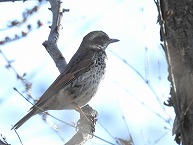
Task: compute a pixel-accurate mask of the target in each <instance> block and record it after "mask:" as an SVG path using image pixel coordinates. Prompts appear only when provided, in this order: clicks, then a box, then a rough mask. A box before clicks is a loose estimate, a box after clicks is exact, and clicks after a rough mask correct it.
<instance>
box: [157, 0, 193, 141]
mask: <svg viewBox="0 0 193 145" xmlns="http://www.w3.org/2000/svg"><path fill="white" fill-rule="evenodd" d="M157 7H158V11H159V16H160V17H159V18H160V19H159V22H160V26H161V31H160V32H161V38H162V40H163V41H164V45H163V48H164V50H165V53H166V57H167V62H168V67H169V68H168V70H169V77H168V78H169V81H170V82H171V91H170V94H171V98H170V99H169V101H168V104H167V105H169V106H173V107H174V110H175V113H176V117H175V121H174V125H173V130H172V132H173V134H175V136H176V137H175V141H176V142H177V143H178V144H179V143H180V142H182V144H183V145H193V1H192V0H160V1H158V2H157Z"/></svg>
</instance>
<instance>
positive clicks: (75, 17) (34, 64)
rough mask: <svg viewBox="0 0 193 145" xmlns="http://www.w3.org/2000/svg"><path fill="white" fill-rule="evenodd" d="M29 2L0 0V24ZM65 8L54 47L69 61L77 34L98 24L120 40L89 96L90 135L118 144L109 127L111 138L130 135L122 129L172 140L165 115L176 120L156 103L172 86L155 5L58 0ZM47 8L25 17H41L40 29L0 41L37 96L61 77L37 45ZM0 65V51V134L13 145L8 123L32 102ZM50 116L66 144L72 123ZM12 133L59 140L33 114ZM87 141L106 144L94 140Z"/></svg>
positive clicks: (70, 116)
mask: <svg viewBox="0 0 193 145" xmlns="http://www.w3.org/2000/svg"><path fill="white" fill-rule="evenodd" d="M35 3H36V2H35V1H30V2H25V3H23V2H15V3H1V5H0V9H1V14H0V18H1V24H0V29H1V28H5V27H6V25H7V23H8V21H10V20H13V19H18V18H21V13H22V11H23V9H25V8H30V7H32V6H33V5H34V4H35ZM63 6H64V8H67V9H68V8H69V9H70V12H69V13H65V14H64V17H63V20H62V26H63V29H62V30H61V35H60V39H59V42H58V47H59V48H60V50H61V51H62V53H63V55H64V56H65V57H66V59H67V61H69V60H70V58H71V57H72V55H73V54H74V53H75V51H76V50H77V49H78V47H79V45H80V42H81V41H82V38H83V37H84V36H85V35H86V34H87V33H88V32H90V31H93V30H103V31H104V32H106V33H107V34H108V35H109V36H110V37H112V38H117V39H119V40H120V42H119V43H115V44H112V45H110V46H109V47H108V49H107V55H108V63H107V65H108V67H107V72H106V76H105V79H104V80H103V82H102V84H101V86H100V89H99V91H98V93H97V95H96V96H95V97H94V98H93V99H92V100H91V101H90V102H89V104H90V106H92V107H93V108H95V109H96V110H97V111H98V113H99V117H98V123H97V125H96V132H95V135H97V136H99V137H102V138H103V139H105V140H108V141H110V142H112V143H114V144H116V142H115V139H113V138H112V137H111V136H110V135H109V134H108V132H109V133H110V134H111V135H112V136H113V137H114V138H123V139H128V134H127V132H128V130H127V127H128V128H129V131H130V133H131V136H132V137H133V140H134V143H135V145H163V144H164V145H175V142H174V141H173V139H174V137H173V136H172V133H171V129H172V121H171V122H170V123H166V122H165V121H164V120H170V119H174V113H173V109H172V108H168V107H164V109H163V108H162V107H163V106H162V105H160V103H162V102H163V101H166V100H167V98H168V97H169V89H170V84H169V82H168V81H167V75H168V74H167V63H166V59H165V55H164V51H163V50H162V48H161V47H160V45H159V43H160V42H159V25H158V24H156V22H157V9H156V6H155V4H154V1H153V0H106V1H104V0H97V1H94V0H92V1H90V0H82V1H77V0H68V1H63ZM49 7H50V6H49V4H47V5H44V6H42V7H41V9H40V12H39V14H35V15H33V16H32V18H31V19H30V20H29V21H28V22H27V23H33V26H34V27H35V23H36V21H37V19H40V20H41V21H43V22H44V25H43V27H41V28H40V29H38V30H34V31H33V32H31V33H30V34H29V35H28V36H27V37H26V38H24V39H21V40H19V41H17V42H13V43H10V44H6V45H3V46H0V49H1V50H2V51H3V52H4V53H5V54H6V56H7V57H8V58H9V59H14V60H15V62H14V63H13V65H14V67H15V68H16V69H17V71H18V72H19V73H20V74H23V73H24V72H26V73H27V79H29V81H30V82H32V83H33V87H32V90H31V93H32V95H33V96H34V97H36V98H38V97H40V96H41V94H43V92H44V91H45V89H46V88H47V87H48V86H49V85H50V84H51V83H52V82H53V81H54V80H55V78H56V77H57V76H58V75H59V71H58V70H57V68H56V67H55V64H54V63H53V61H52V59H51V58H50V56H49V55H48V54H47V52H46V50H45V49H44V47H43V46H42V43H43V42H44V41H45V40H47V38H48V34H49V28H48V25H49V24H47V22H48V21H51V12H50V11H48V8H49ZM8 10H9V11H10V12H8ZM25 29H26V25H24V26H21V27H18V28H14V29H11V30H7V31H0V39H3V38H4V37H5V36H14V35H13V34H15V33H19V32H20V31H21V30H25ZM145 48H147V51H146V49H145ZM112 52H113V53H115V54H116V55H118V56H120V57H121V58H122V59H124V60H126V61H127V62H128V63H129V64H130V65H132V66H133V67H134V68H135V69H136V70H137V71H138V72H139V73H140V74H141V75H142V76H143V77H144V78H145V77H147V78H148V79H149V81H150V85H151V86H152V88H153V89H154V91H155V92H156V94H157V95H158V97H159V99H160V100H161V101H160V102H158V101H157V99H156V97H155V94H153V93H152V91H151V89H150V88H149V86H148V85H147V84H146V83H145V82H144V81H143V80H142V79H141V78H140V77H139V76H138V74H137V73H136V72H135V71H133V70H132V69H131V68H130V67H129V66H128V65H126V64H125V63H123V61H121V60H120V59H119V58H117V57H116V56H115V55H114V54H113V53H112ZM145 62H147V63H145ZM5 64H6V62H5V61H4V59H3V58H2V56H1V55H0V70H1V77H0V79H1V81H0V87H1V90H0V99H2V101H3V102H2V104H1V109H0V114H1V118H2V119H1V121H0V130H1V132H0V133H1V134H3V135H5V136H6V138H7V141H8V143H10V144H13V145H19V144H20V143H19V140H18V138H17V136H16V134H15V132H14V131H11V130H10V128H11V125H13V124H15V123H16V122H17V121H18V120H19V119H21V118H22V117H23V116H24V115H25V114H26V113H27V111H28V109H29V108H30V107H31V105H30V104H29V103H28V102H26V101H25V100H24V99H23V98H22V97H21V96H20V95H18V94H17V93H16V92H14V91H13V89H12V88H13V87H17V88H18V90H21V91H22V90H23V89H24V87H23V86H22V84H21V83H20V82H19V81H17V79H16V77H15V74H14V73H13V72H12V71H10V70H7V69H5V68H4V66H5ZM146 66H147V67H146ZM145 68H146V69H145ZM147 68H148V69H147ZM145 70H146V71H145ZM159 78H161V79H159ZM51 113H52V114H53V115H55V116H58V118H60V119H62V120H64V121H66V122H68V123H72V122H73V121H77V120H78V114H77V113H76V112H74V111H51ZM121 113H122V114H123V115H124V117H125V120H126V123H127V126H126V124H124V120H123V118H122V115H121ZM156 113H157V114H159V115H160V116H161V117H159V116H158V115H156ZM51 120H52V121H53V122H55V123H56V124H58V126H59V127H60V128H61V129H60V130H59V134H60V135H61V136H62V138H63V139H64V142H66V141H68V140H69V139H70V137H71V136H72V135H73V134H74V132H75V129H74V128H71V127H69V126H66V125H64V124H62V123H60V122H57V121H55V120H53V119H51ZM100 124H101V125H102V126H103V127H105V129H106V130H107V131H108V132H107V131H105V129H104V128H103V127H102V126H101V125H100ZM165 128H167V129H165ZM18 133H19V135H20V137H21V139H22V141H23V143H24V145H30V144H31V145H32V144H47V145H53V144H57V145H60V144H64V142H63V141H62V140H61V139H60V138H59V137H58V135H57V134H56V133H55V132H54V131H53V130H52V129H51V128H50V127H49V126H48V125H46V124H45V123H44V122H43V121H42V120H41V118H40V117H39V115H36V116H34V117H33V118H31V119H30V120H29V121H28V122H26V124H24V125H23V126H22V127H21V128H19V129H18ZM87 144H88V145H90V144H106V143H104V142H103V141H101V140H98V139H96V138H93V139H91V140H90V141H88V143H87Z"/></svg>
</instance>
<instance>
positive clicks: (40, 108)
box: [12, 31, 119, 129]
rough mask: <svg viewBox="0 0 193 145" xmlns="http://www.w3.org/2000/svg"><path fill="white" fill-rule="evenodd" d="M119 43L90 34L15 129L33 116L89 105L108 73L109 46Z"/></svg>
mask: <svg viewBox="0 0 193 145" xmlns="http://www.w3.org/2000/svg"><path fill="white" fill-rule="evenodd" d="M118 41H119V40H118V39H111V38H109V36H108V35H107V34H106V33H104V32H103V31H92V32H90V33H88V34H87V35H86V36H85V37H84V38H83V40H82V43H81V44H80V47H79V49H78V50H77V51H76V53H75V54H74V56H73V57H72V58H71V60H70V62H69V63H68V64H67V66H66V68H65V71H64V72H63V73H61V74H60V75H59V76H58V77H57V79H56V80H55V81H54V82H53V83H52V84H51V86H50V87H49V88H48V89H47V90H46V91H45V93H44V94H43V95H42V96H41V97H40V99H39V100H38V101H37V103H36V104H35V105H34V106H33V107H32V108H31V109H30V111H29V113H28V114H27V115H26V116H24V117H23V118H22V119H21V120H20V121H18V122H17V123H16V124H15V125H14V126H13V128H14V129H18V128H19V127H20V126H21V125H22V124H23V123H25V122H26V121H27V120H28V119H30V118H31V117H32V116H33V115H36V114H38V113H41V112H44V111H47V110H63V109H66V110H68V109H74V110H76V109H77V108H80V107H82V106H84V105H86V104H87V103H88V102H89V101H90V100H91V98H92V97H93V96H94V95H95V93H96V91H97V88H98V86H99V84H100V81H101V79H102V78H103V75H104V73H105V68H106V61H105V60H106V57H107V56H106V53H105V49H106V48H107V46H108V45H109V44H110V43H114V42H118ZM13 128H12V129H13Z"/></svg>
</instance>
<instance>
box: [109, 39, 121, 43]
mask: <svg viewBox="0 0 193 145" xmlns="http://www.w3.org/2000/svg"><path fill="white" fill-rule="evenodd" d="M118 41H120V40H118V39H110V40H109V44H110V43H114V42H118Z"/></svg>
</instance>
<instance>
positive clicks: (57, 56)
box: [43, 0, 67, 73]
mask: <svg viewBox="0 0 193 145" xmlns="http://www.w3.org/2000/svg"><path fill="white" fill-rule="evenodd" d="M49 2H50V5H51V9H50V10H51V11H52V14H53V17H52V19H53V21H52V26H51V31H50V35H49V37H48V40H47V41H45V42H44V43H43V46H44V47H45V48H46V50H47V51H48V53H49V54H50V56H51V57H52V59H53V60H54V62H55V64H56V66H57V68H58V70H59V71H60V73H62V72H64V70H65V66H66V65H67V63H66V60H65V58H64V57H63V55H62V53H61V52H60V50H59V49H58V47H57V41H58V38H59V31H60V27H61V24H60V22H61V19H62V15H63V10H62V9H61V1H59V0H49Z"/></svg>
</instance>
